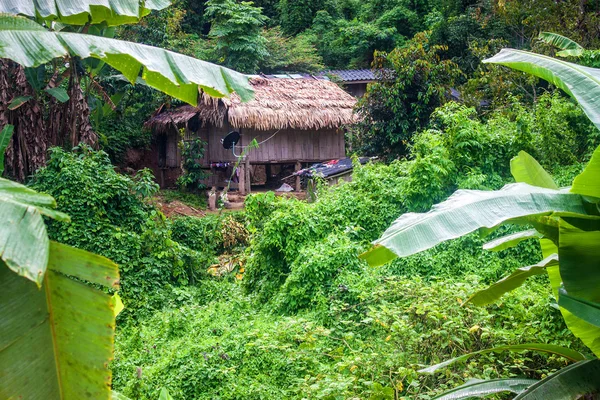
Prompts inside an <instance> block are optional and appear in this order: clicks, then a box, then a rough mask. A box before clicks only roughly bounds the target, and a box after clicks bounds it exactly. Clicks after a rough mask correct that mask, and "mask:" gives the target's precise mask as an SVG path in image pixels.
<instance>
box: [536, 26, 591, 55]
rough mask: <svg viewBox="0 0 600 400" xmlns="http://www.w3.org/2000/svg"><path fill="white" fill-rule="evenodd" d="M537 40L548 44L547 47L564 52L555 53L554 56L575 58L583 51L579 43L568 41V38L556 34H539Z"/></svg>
mask: <svg viewBox="0 0 600 400" xmlns="http://www.w3.org/2000/svg"><path fill="white" fill-rule="evenodd" d="M538 39H540V40H542V41H544V42H546V43H548V44H549V45H552V46H555V47H558V48H559V49H561V50H564V51H559V52H558V53H556V55H557V56H559V57H566V56H572V57H577V56H580V55H581V54H582V53H583V50H584V48H583V47H582V46H581V45H580V44H579V43H577V42H575V41H574V40H571V39H569V38H568V37H565V36H562V35H559V34H558V33H552V32H540V36H539V37H538Z"/></svg>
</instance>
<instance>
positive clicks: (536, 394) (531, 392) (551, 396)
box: [514, 360, 600, 400]
mask: <svg viewBox="0 0 600 400" xmlns="http://www.w3.org/2000/svg"><path fill="white" fill-rule="evenodd" d="M598 390H600V360H585V361H579V362H577V363H575V364H571V365H569V366H568V367H565V368H563V369H561V370H560V371H557V372H555V373H554V374H552V375H550V376H548V377H547V378H545V379H543V380H541V381H539V382H536V383H534V384H533V385H531V386H530V387H529V388H527V390H525V391H524V392H523V393H521V394H520V395H518V396H517V397H515V399H514V400H564V399H577V398H579V396H583V395H585V394H589V393H593V392H597V391H598Z"/></svg>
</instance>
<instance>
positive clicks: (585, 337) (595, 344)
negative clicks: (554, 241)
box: [542, 239, 600, 357]
mask: <svg viewBox="0 0 600 400" xmlns="http://www.w3.org/2000/svg"><path fill="white" fill-rule="evenodd" d="M545 241H546V239H542V242H545ZM546 246H547V247H551V246H550V244H548V243H546ZM544 247H545V246H544V244H542V249H544ZM547 271H548V277H549V278H550V284H551V286H552V291H553V293H554V297H555V298H556V299H558V298H559V293H558V291H559V289H560V286H561V284H562V279H561V277H560V270H559V267H558V266H554V267H548V268H547ZM560 312H561V314H562V316H563V318H564V320H565V323H566V324H567V327H568V328H569V330H571V332H573V334H574V335H575V336H577V337H578V338H579V339H581V341H582V342H583V343H584V344H585V345H586V346H587V347H589V348H590V350H592V352H594V354H595V355H596V356H597V357H598V356H600V328H599V327H597V326H595V325H592V324H590V323H589V322H586V321H585V320H583V319H581V318H579V317H577V316H575V315H573V314H572V313H571V312H570V311H569V310H567V309H566V308H564V307H560Z"/></svg>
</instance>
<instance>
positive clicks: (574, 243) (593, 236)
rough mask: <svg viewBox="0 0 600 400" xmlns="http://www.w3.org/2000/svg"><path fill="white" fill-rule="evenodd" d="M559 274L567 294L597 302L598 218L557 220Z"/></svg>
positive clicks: (599, 271) (599, 275)
mask: <svg viewBox="0 0 600 400" xmlns="http://www.w3.org/2000/svg"><path fill="white" fill-rule="evenodd" d="M599 179H600V178H599ZM559 235H560V236H559V244H558V256H559V258H560V276H561V278H562V281H563V285H564V287H565V290H566V291H567V292H568V293H569V295H571V296H574V297H578V298H580V299H582V300H587V301H591V302H596V303H599V302H600V221H597V220H584V219H576V218H569V219H568V220H565V219H562V218H561V220H560V225H559Z"/></svg>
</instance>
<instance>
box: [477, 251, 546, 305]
mask: <svg viewBox="0 0 600 400" xmlns="http://www.w3.org/2000/svg"><path fill="white" fill-rule="evenodd" d="M553 265H558V255H557V254H554V255H551V256H549V257H547V258H544V259H543V260H542V261H540V262H539V263H537V264H534V265H530V266H528V267H523V268H519V269H517V270H516V271H515V272H513V273H512V274H510V275H509V276H507V277H504V278H502V279H500V280H499V281H498V282H496V283H494V284H493V285H492V286H490V287H488V288H487V289H484V290H480V291H479V292H477V293H475V294H474V295H473V296H471V297H470V298H469V300H467V302H471V303H473V304H475V305H477V306H485V305H487V304H490V303H493V302H495V301H496V300H498V299H499V298H500V297H502V295H503V294H504V293H506V292H510V291H511V290H514V289H516V288H518V287H519V286H521V285H522V284H523V283H525V281H526V280H527V278H529V277H530V276H534V275H541V274H544V273H546V268H547V267H551V266H553Z"/></svg>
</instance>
